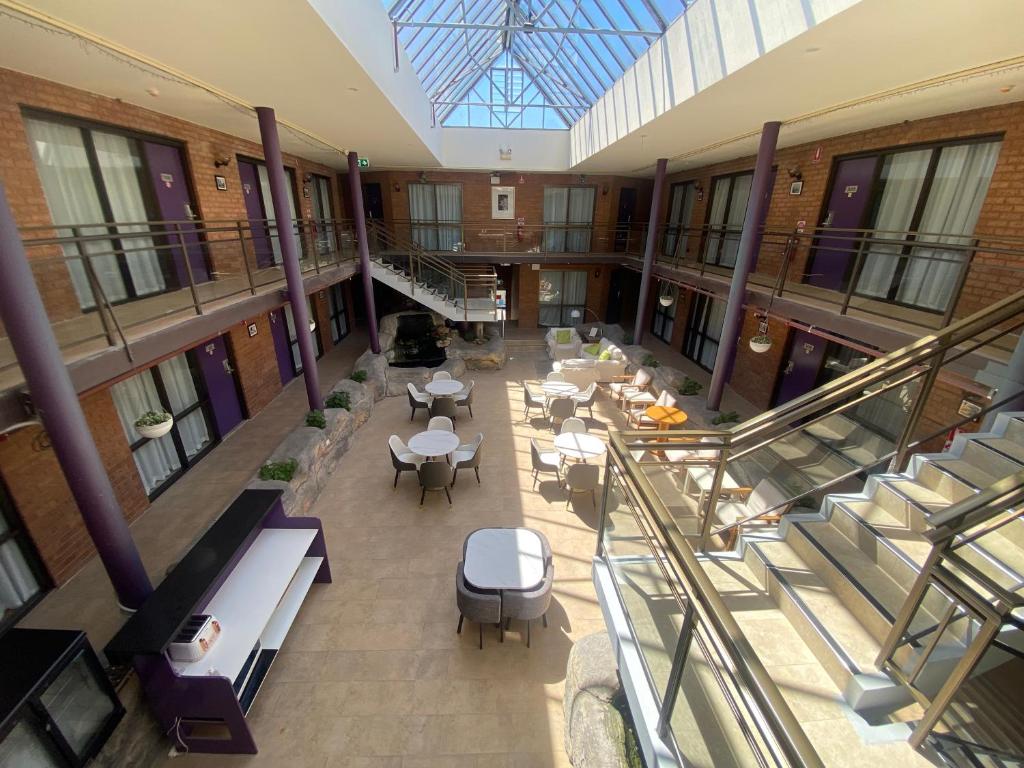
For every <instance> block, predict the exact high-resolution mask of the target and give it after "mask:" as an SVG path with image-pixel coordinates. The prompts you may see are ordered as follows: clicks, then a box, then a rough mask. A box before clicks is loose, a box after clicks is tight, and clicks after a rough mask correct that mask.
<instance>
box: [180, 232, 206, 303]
mask: <svg viewBox="0 0 1024 768" xmlns="http://www.w3.org/2000/svg"><path fill="white" fill-rule="evenodd" d="M174 229H175V230H176V231H177V233H178V245H180V246H181V258H182V259H183V260H184V262H185V274H186V275H188V288H189V291H191V292H192V304H193V305H195V308H196V314H197V315H201V314H203V305H202V302H200V301H199V291H197V290H196V279H195V277H194V276H193V274H192V260H191V259H190V258H189V257H188V246H187V245H186V244H185V235H184V234H183V233H182V231H181V224H175V225H174Z"/></svg>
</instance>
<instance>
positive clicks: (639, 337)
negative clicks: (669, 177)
mask: <svg viewBox="0 0 1024 768" xmlns="http://www.w3.org/2000/svg"><path fill="white" fill-rule="evenodd" d="M667 167H668V160H666V159H665V158H661V159H660V160H658V165H657V167H656V169H655V171H654V190H653V191H652V192H651V216H650V218H649V219H648V220H647V242H646V243H645V244H644V269H643V272H641V273H640V296H639V298H638V299H637V302H636V322H634V323H633V343H634V344H640V343H642V341H643V338H644V331H645V330H646V329H645V328H644V317H645V316H646V315H647V294H649V293H650V292H651V272H652V271H653V269H654V248H655V244H656V243H657V241H658V222H659V221H660V220H661V193H662V190H663V189H664V187H665V169H666V168H667Z"/></svg>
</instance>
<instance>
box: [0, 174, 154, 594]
mask: <svg viewBox="0 0 1024 768" xmlns="http://www.w3.org/2000/svg"><path fill="white" fill-rule="evenodd" d="M0 271H2V273H3V276H4V279H3V280H0V319H2V320H3V323H4V327H5V328H6V329H7V335H8V337H9V338H10V342H11V346H12V347H13V348H14V354H15V355H16V357H17V359H18V364H19V365H20V366H21V370H22V373H23V374H24V375H25V381H26V383H27V384H28V387H29V391H30V392H31V393H32V400H33V403H34V404H35V407H36V410H37V411H38V413H39V416H40V418H41V419H42V422H43V427H44V428H45V429H46V432H47V434H48V435H49V436H50V442H51V444H52V445H53V452H54V454H56V456H57V461H58V462H59V463H60V466H61V470H62V471H63V473H64V477H65V478H66V479H67V482H68V487H69V488H70V489H71V495H72V496H73V497H74V499H75V504H76V505H77V506H78V509H79V512H81V515H82V520H83V521H84V522H85V527H86V530H87V531H88V532H89V536H90V538H92V540H93V543H94V544H95V545H96V551H97V552H98V553H99V556H100V560H101V561H102V562H103V567H104V568H105V569H106V571H107V575H108V576H109V577H110V581H111V583H112V584H113V585H114V591H115V592H116V593H117V599H118V602H120V603H121V605H122V606H124V607H125V608H129V609H136V608H138V607H139V606H141V605H142V603H143V601H144V600H145V599H146V597H147V596H148V595H149V593H150V592H152V591H153V587H152V585H151V584H150V581H149V577H148V576H147V575H146V569H145V568H144V567H143V565H142V558H141V557H140V556H139V551H138V550H137V549H136V548H135V542H134V541H132V536H131V532H130V531H129V530H128V523H127V521H126V520H125V519H124V512H122V510H121V505H120V504H119V503H118V501H117V496H115V495H114V488H113V486H112V485H111V483H110V477H109V476H108V475H107V471H106V468H105V467H104V466H103V462H102V460H101V459H100V454H99V451H98V450H97V449H96V443H95V441H94V440H93V437H92V432H91V431H90V430H89V425H88V423H87V422H86V420H85V414H84V413H83V412H82V406H81V403H79V401H78V393H77V392H75V388H74V386H73V385H72V383H71V377H70V376H69V375H68V370H67V368H66V367H65V366H64V360H63V358H62V357H61V353H60V349H59V348H58V347H57V340H56V338H54V335H53V329H52V328H51V327H50V319H49V317H48V316H47V314H46V307H45V306H44V305H43V299H42V297H41V296H40V295H39V288H38V286H37V285H36V282H35V280H34V279H33V278H32V269H31V267H30V266H29V262H28V257H27V256H26V254H25V248H24V246H23V244H22V242H21V237H20V236H19V234H18V228H17V225H15V223H14V216H13V215H12V214H11V209H10V207H9V206H8V204H7V196H6V193H5V191H4V187H3V183H2V182H0ZM111 427H112V428H116V427H114V425H111Z"/></svg>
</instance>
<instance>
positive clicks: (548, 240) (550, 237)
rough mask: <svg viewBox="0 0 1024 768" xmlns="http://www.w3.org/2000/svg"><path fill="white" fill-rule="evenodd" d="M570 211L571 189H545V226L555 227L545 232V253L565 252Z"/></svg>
mask: <svg viewBox="0 0 1024 768" xmlns="http://www.w3.org/2000/svg"><path fill="white" fill-rule="evenodd" d="M568 211H569V188H568V187H544V224H545V226H547V225H554V226H552V227H551V228H550V229H545V230H544V250H545V251H548V252H552V253H564V252H565V223H566V216H567V215H568ZM556 322H557V321H556Z"/></svg>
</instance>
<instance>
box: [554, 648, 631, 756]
mask: <svg viewBox="0 0 1024 768" xmlns="http://www.w3.org/2000/svg"><path fill="white" fill-rule="evenodd" d="M621 691H622V683H621V682H620V681H619V672H618V666H617V665H616V662H615V653H614V651H613V650H612V643H611V640H610V639H609V638H608V635H607V634H605V633H604V632H598V633H596V634H593V635H587V636H586V637H583V638H580V640H579V641H578V642H577V643H576V644H575V645H573V647H572V651H570V652H569V662H568V666H567V669H566V673H565V696H564V698H563V702H562V707H563V713H564V716H565V732H564V741H565V751H566V754H568V755H569V762H571V763H572V764H573V766H575V768H627V766H628V765H629V764H628V762H627V761H626V728H625V724H624V723H623V721H622V715H620V714H619V711H618V710H617V709H616V708H615V706H614V705H613V704H612V700H613V699H614V698H615V697H616V696H618V695H619V694H620V693H621Z"/></svg>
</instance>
